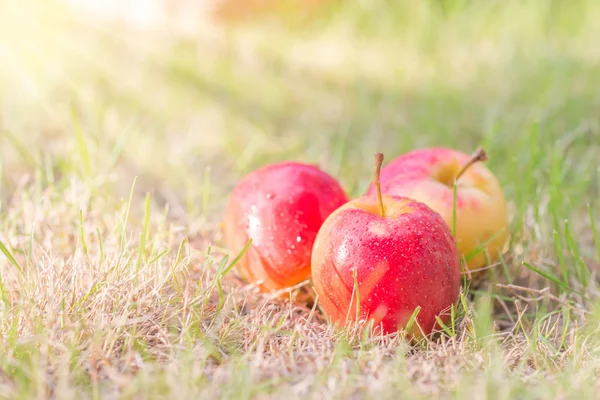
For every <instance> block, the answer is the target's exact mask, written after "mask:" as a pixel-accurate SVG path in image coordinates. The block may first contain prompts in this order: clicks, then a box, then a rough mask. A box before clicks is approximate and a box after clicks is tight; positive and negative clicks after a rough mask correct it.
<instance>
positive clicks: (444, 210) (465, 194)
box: [367, 147, 509, 271]
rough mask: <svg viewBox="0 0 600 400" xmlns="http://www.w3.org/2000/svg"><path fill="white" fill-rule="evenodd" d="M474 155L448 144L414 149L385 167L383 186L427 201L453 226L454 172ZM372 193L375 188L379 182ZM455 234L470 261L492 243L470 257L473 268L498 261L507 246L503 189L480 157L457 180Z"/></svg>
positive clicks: (391, 193)
mask: <svg viewBox="0 0 600 400" xmlns="http://www.w3.org/2000/svg"><path fill="white" fill-rule="evenodd" d="M469 159H470V155H468V154H465V153H462V152H460V151H457V150H454V149H449V148H442V147H433V148H423V149H417V150H413V151H411V152H409V153H406V154H404V155H401V156H400V157H398V158H396V159H394V160H392V161H390V163H388V165H386V166H385V167H384V168H383V169H382V170H381V191H382V192H383V193H385V194H390V195H396V196H404V197H409V198H412V199H414V200H417V201H420V202H423V203H425V204H427V205H428V206H429V207H431V208H432V209H433V210H435V211H436V212H438V213H439V214H440V215H441V216H442V218H444V220H445V221H446V223H447V224H448V226H450V227H452V219H453V208H454V190H453V181H454V176H455V174H456V173H458V172H459V170H460V168H461V167H462V166H463V165H464V164H465V163H466V162H467V161H468V160H469ZM367 193H368V194H371V193H375V186H374V185H371V186H370V187H369V189H368V190H367ZM455 233H456V241H457V245H458V252H459V254H460V255H461V257H463V256H464V257H465V260H466V256H467V255H468V254H469V253H471V252H473V251H477V249H479V248H481V246H482V245H483V244H485V243H487V246H485V250H484V251H480V252H479V253H478V254H477V255H475V256H473V257H472V258H470V259H469V260H468V261H467V263H466V265H467V268H468V269H469V270H470V271H476V270H477V269H481V268H483V267H485V266H486V265H487V264H488V263H492V262H494V261H496V260H497V259H498V257H499V255H500V254H501V252H502V251H503V250H504V247H505V246H506V243H507V238H508V234H509V232H508V211H507V207H506V199H505V196H504V192H503V190H502V187H501V186H500V183H499V182H498V179H497V178H496V176H495V175H494V174H493V173H492V172H491V171H490V170H489V168H488V167H486V166H485V165H484V164H483V163H481V162H478V163H475V164H473V165H471V167H470V168H469V169H468V170H467V171H466V172H465V173H464V174H463V175H462V176H461V177H460V179H459V180H458V182H457V188H456V232H455ZM488 242H489V243H488ZM486 255H487V256H486Z"/></svg>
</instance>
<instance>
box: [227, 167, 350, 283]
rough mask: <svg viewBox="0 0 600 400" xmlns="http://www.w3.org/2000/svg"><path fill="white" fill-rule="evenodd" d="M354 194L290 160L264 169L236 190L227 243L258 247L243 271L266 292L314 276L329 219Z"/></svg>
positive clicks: (231, 201)
mask: <svg viewBox="0 0 600 400" xmlns="http://www.w3.org/2000/svg"><path fill="white" fill-rule="evenodd" d="M347 201H348V196H347V194H346V193H345V191H344V190H343V188H342V187H341V185H340V184H339V182H338V181H337V180H336V179H334V178H333V177H332V176H330V175H329V174H327V173H326V172H325V171H323V170H321V169H320V168H319V167H317V166H315V165H311V164H306V163H302V162H294V161H286V162H280V163H274V164H270V165H267V166H264V167H262V168H259V169H257V170H255V171H253V172H251V173H250V174H248V175H247V176H245V177H244V178H243V179H242V180H241V181H240V182H239V183H238V184H237V185H236V187H235V188H234V189H233V192H232V193H231V196H230V198H229V201H228V203H227V206H226V210H225V226H224V230H225V242H226V245H227V247H228V248H229V250H231V252H232V253H239V252H241V251H242V250H243V249H244V247H245V246H246V244H247V243H248V241H249V240H250V239H252V243H251V245H250V247H249V248H248V250H247V251H246V252H245V254H244V255H243V257H242V258H241V259H240V261H239V263H238V264H237V267H238V268H239V270H240V271H241V273H242V275H243V276H244V277H245V278H246V280H247V281H249V282H253V283H258V286H259V288H260V289H261V291H263V292H272V291H275V290H280V289H285V288H289V287H292V286H294V285H296V284H298V283H300V282H302V281H304V280H307V279H309V278H310V271H311V264H310V259H311V254H312V247H313V242H314V239H315V237H316V235H317V232H318V231H319V228H320V227H321V225H322V224H323V221H325V219H326V218H327V217H328V216H329V215H330V214H331V213H332V212H333V211H334V210H336V209H337V208H338V207H340V206H341V205H342V204H344V203H346V202H347Z"/></svg>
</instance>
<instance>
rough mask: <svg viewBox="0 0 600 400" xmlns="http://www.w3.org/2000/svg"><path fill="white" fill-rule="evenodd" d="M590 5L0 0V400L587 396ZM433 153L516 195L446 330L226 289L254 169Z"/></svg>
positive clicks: (595, 187) (594, 209)
mask: <svg viewBox="0 0 600 400" xmlns="http://www.w3.org/2000/svg"><path fill="white" fill-rule="evenodd" d="M598 18H600V6H599V5H598V4H597V3H596V2H594V1H592V0H587V1H585V0H576V1H572V2H561V1H553V2H551V1H541V0H539V1H534V0H528V1H512V0H508V1H503V2H472V1H467V0H445V1H442V0H439V1H434V0H428V1H421V2H400V1H398V2H386V1H383V0H375V1H372V2H368V3H366V2H347V3H342V4H339V5H335V6H332V7H331V8H325V9H323V10H322V12H321V13H320V14H319V15H318V16H317V17H313V18H311V19H309V20H298V19H291V20H289V21H288V22H287V23H286V24H281V23H278V22H277V21H276V20H266V21H263V22H261V23H259V24H255V25H243V26H239V27H237V28H235V29H224V28H219V27H214V26H212V25H207V24H197V25H195V26H193V29H191V30H188V31H185V32H181V31H177V30H175V29H172V30H164V29H162V30H161V29H156V28H153V29H149V30H143V31H140V30H134V29H131V28H128V27H124V26H121V25H113V24H110V23H108V22H103V23H101V22H98V21H95V20H87V19H85V18H82V17H75V16H73V15H72V14H70V13H69V12H67V11H66V10H65V9H64V8H62V7H61V6H60V5H57V4H53V3H51V2H37V1H36V0H28V1H23V2H5V3H2V4H0V58H1V59H2V60H3V62H2V63H1V64H0V250H1V251H2V253H3V257H2V256H0V257H1V258H0V354H2V357H0V396H1V397H3V398H28V399H29V398H60V399H68V398H124V399H128V398H131V399H133V398H136V399H138V398H148V399H150V398H182V399H183V398H198V397H202V398H213V397H222V398H232V399H250V398H267V397H269V398H270V397H274V398H306V397H310V398H363V397H374V398H378V397H379V398H397V397H398V396H403V397H406V398H432V397H435V398H448V397H455V398H498V399H509V398H511V399H512V398H526V399H529V398H532V399H533V398H567V397H569V398H593V397H596V392H597V388H598V385H599V384H600V381H598V378H597V371H598V368H599V367H600V354H599V352H598V349H599V348H600V347H599V345H600V332H599V328H598V327H599V326H600V325H599V322H600V307H599V306H600V301H599V296H598V287H597V282H598V278H597V272H598V269H599V267H600V241H599V240H598V231H597V226H598V225H597V224H598V218H600V202H599V201H598V198H599V197H600V196H599V195H600V193H599V192H600V173H599V169H598V162H597V157H598V154H599V151H600V120H599V117H598V107H599V106H600V94H599V93H600V92H598V90H597V88H598V87H599V86H600V68H599V62H600V52H599V48H598V46H596V45H595V39H596V38H597V37H599V34H600V28H599V26H598V24H597V23H595V22H596V21H597V20H598ZM177 26H179V25H177ZM284 26H287V28H284ZM428 145H442V146H451V147H455V148H458V149H461V150H463V151H465V152H469V153H470V152H472V151H473V150H474V149H475V148H476V147H477V146H478V145H482V146H483V147H484V148H485V149H486V151H487V152H488V153H489V156H490V160H489V162H488V164H489V166H490V168H491V169H492V170H493V171H494V172H495V173H496V174H497V176H498V178H499V179H500V181H501V183H502V185H503V187H504V189H505V192H506V196H507V198H508V200H509V203H510V210H511V225H510V230H511V243H510V247H509V249H508V251H507V252H506V253H505V254H504V255H503V257H502V259H501V260H500V261H499V262H498V263H495V264H493V267H490V269H489V275H488V278H487V279H486V280H485V281H484V282H483V283H482V284H481V285H480V286H479V287H476V288H473V287H472V288H465V292H464V294H463V296H462V297H461V301H460V302H459V303H458V304H457V307H455V309H454V310H453V314H452V315H453V318H452V321H451V323H449V324H447V326H445V327H444V332H443V334H441V335H440V336H439V337H436V338H433V339H431V340H429V341H426V342H423V343H418V344H416V345H409V344H407V343H406V342H405V341H404V340H403V339H402V337H401V336H400V335H398V336H390V337H369V336H365V335H363V334H362V332H361V331H360V330H359V329H358V328H357V329H350V330H348V331H339V330H335V329H333V328H331V327H330V326H329V325H328V324H327V322H326V319H325V317H324V316H323V315H322V313H321V311H320V309H319V308H318V307H314V308H308V307H306V306H305V305H303V304H301V303H294V302H289V301H276V300H273V299H272V298H269V297H268V296H264V295H260V294H258V293H256V291H255V288H254V287H253V286H252V285H248V284H246V283H245V282H243V281H242V280H240V278H239V275H238V274H237V271H236V269H235V260H236V257H238V254H229V252H228V250H227V249H226V248H224V245H223V242H222V235H221V231H220V223H221V220H222V211H223V205H224V202H225V200H226V198H227V195H228V193H229V192H230V190H231V189H232V187H233V186H234V185H235V183H236V182H237V180H239V179H240V177H241V176H243V175H244V174H245V173H247V172H248V171H250V170H252V169H253V168H256V167H258V166H261V165H264V164H266V163H269V162H274V161H279V160H283V159H290V158H291V159H298V160H303V161H308V162H314V163H318V164H319V165H320V166H322V167H323V168H324V169H325V170H327V171H328V172H330V173H331V174H333V175H334V176H336V177H338V178H339V179H340V181H341V182H342V183H343V185H344V187H345V188H346V189H347V190H348V192H349V193H350V194H351V195H352V196H357V195H359V194H361V193H362V192H363V191H364V190H365V189H366V187H367V185H368V183H369V180H370V179H371V175H372V173H371V168H372V157H373V153H375V152H376V151H383V152H384V153H385V155H386V160H390V159H392V158H393V157H395V156H396V155H398V154H400V153H402V152H404V151H407V150H409V149H412V148H414V147H421V146H428Z"/></svg>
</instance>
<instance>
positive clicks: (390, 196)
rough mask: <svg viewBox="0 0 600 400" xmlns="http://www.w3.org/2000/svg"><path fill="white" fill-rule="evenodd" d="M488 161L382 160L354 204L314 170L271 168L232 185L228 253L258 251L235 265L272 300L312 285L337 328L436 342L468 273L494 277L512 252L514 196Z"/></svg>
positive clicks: (431, 156)
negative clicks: (508, 196)
mask: <svg viewBox="0 0 600 400" xmlns="http://www.w3.org/2000/svg"><path fill="white" fill-rule="evenodd" d="M486 159H487V155H486V154H485V152H484V151H483V150H482V149H479V150H478V151H476V152H475V153H474V154H473V155H471V156H469V155H467V154H464V153H462V152H460V151H457V150H454V149H448V148H424V149H418V150H414V151H411V152H409V153H406V154H404V155H401V156H399V157H397V158H396V159H394V160H392V161H391V162H390V163H389V164H388V165H386V166H385V167H384V168H383V169H382V168H381V167H382V162H383V155H382V154H379V153H378V154H376V168H375V176H374V179H373V183H372V184H371V185H370V187H369V188H368V189H367V191H366V192H365V194H364V195H362V196H360V197H358V198H354V199H351V198H349V196H348V194H347V193H346V192H345V191H344V189H343V188H342V186H341V185H340V183H339V182H338V181H337V180H336V179H335V178H333V177H332V176H330V175H329V174H327V173H326V172H324V171H323V170H321V169H320V168H319V167H317V166H315V165H309V164H305V163H300V162H281V163H275V164H271V165H267V166H264V167H262V168H260V169H258V170H256V171H253V172H251V173H250V174H248V175H247V176H246V177H244V179H242V180H241V181H240V182H239V183H238V184H237V185H236V187H235V188H234V190H233V192H232V194H231V196H230V199H229V201H228V203H227V206H226V211H225V225H224V226H225V241H226V245H227V246H228V248H229V249H230V250H231V251H232V252H241V251H243V249H244V248H246V247H247V244H248V243H250V245H249V246H248V247H247V249H246V251H245V252H244V254H243V256H242V257H241V258H240V260H239V262H238V264H237V267H238V269H239V270H240V272H241V274H242V275H243V277H244V278H245V279H246V280H247V281H249V282H253V283H255V284H256V285H257V286H258V287H259V288H260V290H261V291H263V292H274V291H278V290H282V289H286V288H290V287H293V286H294V285H297V284H299V283H301V282H303V281H306V280H309V279H310V280H312V283H313V286H314V289H315V292H316V293H317V295H318V299H319V303H320V305H321V307H322V310H323V311H324V312H325V314H326V315H327V316H328V317H329V319H330V320H331V321H332V322H333V323H335V324H337V325H343V324H345V323H347V322H350V321H357V320H358V321H370V322H371V323H372V325H373V328H374V330H376V331H378V332H382V333H384V334H387V333H392V332H396V331H398V330H400V329H409V330H410V333H412V334H413V335H415V336H423V335H429V334H430V333H431V332H433V331H435V330H437V329H439V328H440V327H439V321H442V322H443V323H445V322H447V320H448V318H449V314H450V308H451V307H452V305H453V304H455V303H456V301H457V299H458V296H459V293H460V288H461V272H463V273H466V275H467V276H472V275H473V274H476V273H477V272H478V271H481V270H483V269H485V267H486V266H487V265H489V264H490V263H492V262H494V261H495V260H496V259H497V258H498V257H499V256H500V254H501V253H502V251H503V250H504V247H505V246H506V242H507V238H508V232H507V226H508V214H507V208H506V202H505V197H504V193H503V190H502V188H501V186H500V183H499V182H498V180H497V178H496V177H495V176H494V174H493V173H492V172H491V171H490V170H489V169H488V168H487V166H485V165H484V164H483V163H482V161H485V160H486ZM461 261H462V263H461ZM461 264H462V266H463V268H464V271H461Z"/></svg>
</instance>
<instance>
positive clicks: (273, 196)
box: [265, 193, 275, 199]
mask: <svg viewBox="0 0 600 400" xmlns="http://www.w3.org/2000/svg"><path fill="white" fill-rule="evenodd" d="M265 197H266V198H267V199H273V198H275V195H274V194H273V193H267V194H265Z"/></svg>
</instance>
